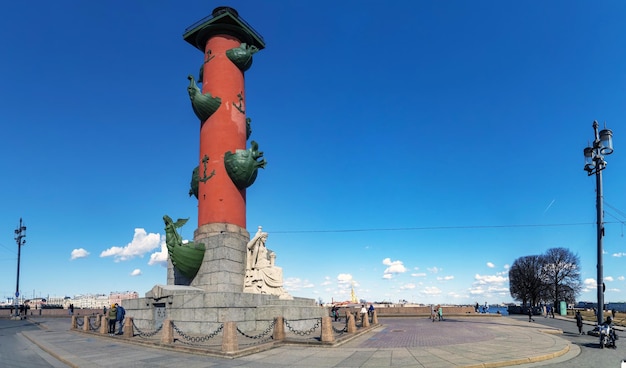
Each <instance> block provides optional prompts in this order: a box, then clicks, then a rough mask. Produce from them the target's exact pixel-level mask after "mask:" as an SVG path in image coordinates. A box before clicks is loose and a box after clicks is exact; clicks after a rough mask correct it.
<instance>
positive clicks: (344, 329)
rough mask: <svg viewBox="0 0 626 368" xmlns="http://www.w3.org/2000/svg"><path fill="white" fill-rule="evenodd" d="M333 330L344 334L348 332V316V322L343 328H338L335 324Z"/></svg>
mask: <svg viewBox="0 0 626 368" xmlns="http://www.w3.org/2000/svg"><path fill="white" fill-rule="evenodd" d="M333 332H335V333H337V334H342V333H344V332H348V318H346V324H345V325H344V326H343V328H342V329H341V330H340V329H338V328H336V327H335V326H333Z"/></svg>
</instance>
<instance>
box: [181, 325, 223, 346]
mask: <svg viewBox="0 0 626 368" xmlns="http://www.w3.org/2000/svg"><path fill="white" fill-rule="evenodd" d="M172 328H173V329H174V331H176V333H178V334H179V335H180V336H181V337H182V338H183V339H185V340H187V341H180V342H181V343H183V344H190V342H191V343H196V344H197V343H202V342H206V341H208V340H209V339H212V338H214V337H215V336H217V334H219V333H220V332H221V331H222V330H223V329H224V324H223V323H222V324H220V326H219V327H218V328H217V330H215V331H213V332H212V333H210V334H208V335H204V336H189V335H187V334H185V333H184V332H183V331H182V330H181V329H180V328H178V326H176V324H175V323H174V322H172ZM188 341H189V342H188Z"/></svg>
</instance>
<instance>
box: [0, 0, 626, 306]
mask: <svg viewBox="0 0 626 368" xmlns="http://www.w3.org/2000/svg"><path fill="white" fill-rule="evenodd" d="M220 5H228V6H232V7H234V8H236V9H237V10H238V11H239V14H240V15H241V16H242V17H243V18H244V19H245V20H246V21H247V22H248V23H250V24H251V25H252V26H253V27H254V28H255V29H256V30H257V31H258V32H259V33H260V34H261V35H262V36H263V37H264V38H265V41H266V44H267V47H266V49H264V50H262V51H261V52H259V53H257V54H256V55H255V56H254V63H253V65H252V68H251V69H250V70H248V71H247V72H246V96H247V101H246V105H247V109H246V110H247V113H248V116H249V117H250V118H252V128H253V133H252V138H251V139H254V140H255V141H257V142H258V143H259V145H260V149H261V150H262V151H263V152H264V153H265V155H264V157H265V158H266V159H267V162H268V164H267V166H266V168H265V169H264V170H261V171H260V172H259V175H258V178H257V180H256V182H255V184H254V185H253V186H251V187H250V188H248V191H247V228H248V231H249V232H251V233H254V232H255V231H256V228H257V226H259V225H261V226H263V229H264V230H265V231H267V232H268V233H269V239H268V243H267V245H268V247H269V248H270V249H272V250H273V251H275V252H276V254H277V260H276V263H277V265H278V266H281V267H282V268H283V272H284V277H285V286H286V288H287V290H288V291H289V292H290V293H291V294H292V295H294V296H300V297H310V298H315V299H322V300H323V301H325V302H330V301H331V300H346V299H349V296H350V288H351V287H352V286H353V287H354V289H355V292H356V294H357V296H358V297H359V298H361V299H367V300H369V301H382V300H386V301H392V302H397V301H398V300H401V299H406V300H408V301H411V302H418V303H451V304H465V303H469V304H473V303H475V302H479V303H481V304H482V303H484V302H489V303H500V302H509V301H511V300H512V299H511V296H510V294H509V292H508V266H509V265H511V264H512V263H513V262H514V261H515V259H516V258H519V257H523V256H527V255H535V254H543V253H544V252H545V251H546V250H547V249H549V248H553V247H566V248H568V249H570V250H571V251H572V252H573V253H576V254H578V256H579V257H580V261H581V262H580V264H581V267H582V270H581V273H582V280H583V281H584V282H585V285H586V288H585V290H584V292H583V293H582V294H581V296H580V298H579V299H580V300H590V301H594V300H596V290H595V285H596V281H595V280H596V262H597V259H596V228H595V220H596V214H595V180H594V178H593V177H588V176H587V175H586V173H585V172H584V171H583V164H584V160H583V155H582V153H583V148H584V147H585V146H587V144H588V142H589V141H590V140H592V139H593V130H592V127H591V126H592V122H593V120H598V121H599V122H600V124H601V126H604V122H606V124H607V127H609V128H611V129H612V130H613V132H614V145H615V153H614V154H613V155H611V156H608V157H607V160H608V168H607V169H606V170H605V171H604V194H605V200H606V203H607V207H606V221H607V222H608V223H607V225H606V238H605V255H604V264H605V272H604V274H605V276H606V279H605V282H606V285H607V292H606V295H605V300H607V301H626V280H625V279H624V277H625V276H626V271H625V269H626V268H625V267H624V265H625V262H626V239H625V238H624V235H623V231H624V230H623V223H624V221H626V198H624V196H623V187H624V184H626V171H625V167H626V159H625V157H626V151H625V150H622V149H620V147H624V145H623V144H621V143H620V142H623V141H626V138H624V137H626V134H624V131H625V130H626V129H624V127H626V125H625V124H624V123H623V122H624V121H626V110H625V106H626V104H625V103H624V102H625V101H624V98H625V97H626V49H625V48H624V47H623V45H624V37H625V35H626V3H624V2H622V1H596V2H591V1H576V2H572V1H550V2H540V1H531V2H526V1H524V2H521V1H520V2H513V1H506V2H502V1H445V2H443V1H439V2H433V1H410V2H409V1H406V2H397V3H395V4H390V3H388V2H374V1H358V2H357V1H341V2H336V1H315V2H310V1H301V2H295V1H293V2H291V1H289V2H288V1H264V2H260V1H224V2H219V3H218V2H215V3H214V2H206V1H187V2H173V1H171V2H160V3H159V4H158V6H157V5H154V3H153V2H148V1H133V2H122V1H107V2H83V1H59V2H48V1H31V2H10V3H7V4H4V5H3V9H2V12H1V13H0V20H1V21H0V49H1V50H2V51H3V52H2V55H3V57H2V58H0V85H1V86H2V88H0V115H1V116H2V118H1V119H2V134H1V135H0V137H1V138H0V139H1V142H0V156H1V157H2V160H1V161H0V171H1V172H2V180H1V181H0V189H1V190H0V204H1V211H0V267H1V268H2V270H3V274H4V277H3V278H2V281H0V297H2V298H4V297H5V296H10V295H13V294H14V292H15V276H16V260H17V245H16V243H15V241H14V239H13V237H14V229H15V228H17V226H18V223H19V219H20V217H22V218H23V219H24V222H25V225H26V226H27V227H28V230H27V233H26V235H27V236H26V241H27V243H26V245H25V246H23V248H22V253H21V273H20V289H21V293H22V294H23V295H26V296H29V297H30V296H36V297H39V296H48V295H49V296H63V295H68V296H71V295H75V294H80V293H105V294H108V293H109V292H111V291H126V290H130V291H137V292H139V293H140V295H143V294H144V293H145V292H147V291H149V290H150V289H151V288H152V287H153V286H154V285H156V284H164V283H166V269H165V268H164V257H163V256H164V255H165V254H166V252H163V234H164V231H163V221H162V216H163V215H164V214H168V215H169V216H171V217H172V218H187V217H188V218H190V221H189V222H188V224H187V225H186V226H185V227H183V228H182V235H183V237H185V238H187V239H191V238H192V237H193V231H194V230H195V228H196V227H197V205H196V201H195V200H194V199H193V198H189V197H188V195H187V193H188V190H189V181H190V177H191V171H192V169H193V168H194V167H195V166H196V165H197V158H198V149H199V148H198V144H199V136H198V131H199V123H198V121H197V118H196V117H195V116H194V114H193V112H192V109H191V106H190V104H189V98H188V96H187V92H186V86H187V84H188V81H187V79H186V78H187V75H188V74H196V73H197V70H198V68H199V66H200V64H201V62H202V54H201V53H200V52H199V51H198V50H196V49H194V48H193V47H191V46H190V45H189V44H187V43H186V42H184V41H183V39H182V33H183V31H184V29H185V28H186V27H187V26H189V25H191V24H192V23H194V22H196V21H197V20H199V19H201V18H203V17H205V16H207V15H209V14H210V13H211V11H212V10H213V8H215V7H217V6H220ZM608 205H610V207H609V206H608Z"/></svg>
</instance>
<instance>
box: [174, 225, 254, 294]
mask: <svg viewBox="0 0 626 368" xmlns="http://www.w3.org/2000/svg"><path fill="white" fill-rule="evenodd" d="M249 240H250V234H249V233H248V231H247V230H246V229H244V228H242V227H239V226H237V225H233V224H225V223H219V224H207V225H202V226H200V227H199V228H198V229H196V231H195V232H194V239H193V241H194V242H195V243H202V244H204V245H205V247H206V251H205V252H204V259H203V261H202V266H200V269H199V270H198V273H197V274H196V277H194V278H193V280H190V279H188V278H187V277H185V276H184V275H181V274H180V273H179V272H178V271H177V270H176V269H175V268H174V267H173V266H172V263H171V261H168V267H167V284H168V285H182V286H192V287H196V288H199V289H202V290H204V291H206V292H230V293H240V292H242V291H243V283H244V276H245V273H246V244H248V241H249Z"/></svg>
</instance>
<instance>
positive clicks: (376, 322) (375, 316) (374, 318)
mask: <svg viewBox="0 0 626 368" xmlns="http://www.w3.org/2000/svg"><path fill="white" fill-rule="evenodd" d="M372 324H373V325H377V324H378V314H377V313H376V310H375V309H374V310H373V311H372Z"/></svg>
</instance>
